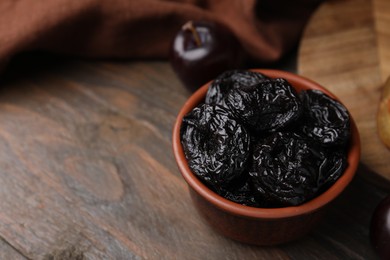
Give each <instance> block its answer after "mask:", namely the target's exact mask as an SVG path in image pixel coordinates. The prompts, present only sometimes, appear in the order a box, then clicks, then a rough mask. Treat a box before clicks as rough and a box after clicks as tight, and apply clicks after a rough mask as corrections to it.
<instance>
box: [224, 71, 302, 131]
mask: <svg viewBox="0 0 390 260" xmlns="http://www.w3.org/2000/svg"><path fill="white" fill-rule="evenodd" d="M254 88H255V92H256V94H255V95H254V99H257V107H252V108H249V105H251V104H250V103H249V104H248V103H247V102H246V100H250V99H248V98H246V96H247V95H242V94H241V93H243V91H241V90H235V91H232V92H230V93H229V94H228V98H227V99H228V102H227V106H228V107H229V108H230V110H231V111H232V113H233V114H234V115H235V116H237V117H240V118H242V119H243V120H244V122H245V123H246V125H247V126H248V127H249V128H250V129H252V130H253V131H255V132H275V131H278V130H279V129H281V128H283V127H286V126H287V125H289V124H291V123H293V122H294V121H295V120H297V119H298V118H299V116H300V115H301V110H302V105H301V101H300V99H299V97H298V94H297V92H296V91H295V89H294V88H293V87H292V86H291V85H290V84H289V83H288V82H287V81H286V80H285V79H268V80H263V81H262V82H260V83H259V84H257V85H255V86H254ZM251 103H254V102H251ZM245 111H252V112H249V113H250V117H248V116H247V113H248V112H245Z"/></svg>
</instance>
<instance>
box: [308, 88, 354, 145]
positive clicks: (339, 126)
mask: <svg viewBox="0 0 390 260" xmlns="http://www.w3.org/2000/svg"><path fill="white" fill-rule="evenodd" d="M300 95H301V99H302V102H303V106H304V114H303V120H302V121H303V124H302V132H303V133H305V134H306V135H307V136H309V137H310V138H312V139H313V140H315V141H317V142H319V143H321V144H322V145H325V146H334V145H343V144H346V143H347V142H348V140H349V137H350V134H351V133H350V118H349V114H348V111H347V109H346V108H345V107H344V106H343V105H342V104H341V103H340V102H338V101H337V100H335V99H333V98H331V97H329V96H328V95H326V94H325V93H323V92H322V91H319V90H306V91H302V92H301V93H300Z"/></svg>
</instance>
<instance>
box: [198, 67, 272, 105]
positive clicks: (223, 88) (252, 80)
mask: <svg viewBox="0 0 390 260" xmlns="http://www.w3.org/2000/svg"><path fill="white" fill-rule="evenodd" d="M264 79H267V77H266V76H265V75H263V74H261V73H258V72H254V71H248V70H229V71H226V72H224V73H222V74H221V75H219V76H218V77H217V78H216V79H215V80H214V81H213V82H212V83H211V85H210V86H209V89H208V91H207V94H206V99H205V103H206V104H214V105H220V106H225V97H226V95H227V93H228V92H229V91H230V90H232V89H243V88H248V87H251V86H253V85H255V84H257V83H260V82H261V81H263V80H264Z"/></svg>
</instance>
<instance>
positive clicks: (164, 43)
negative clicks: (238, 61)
mask: <svg viewBox="0 0 390 260" xmlns="http://www.w3.org/2000/svg"><path fill="white" fill-rule="evenodd" d="M318 3H319V0H296V1H289V0H260V1H257V2H256V1H255V0H224V1H219V0H176V1H174V0H171V1H168V0H106V1H104V0H100V1H99V0H45V1H37V0H2V1H0V64H2V65H4V64H5V63H6V62H7V60H8V59H10V58H11V57H12V56H14V55H15V54H17V53H20V52H24V51H33V50H40V51H47V52H53V53H60V54H71V55H77V56H82V57H97V58H166V57H167V55H168V49H169V44H170V42H171V41H172V38H173V36H174V34H175V32H176V31H177V30H178V29H179V28H180V26H181V25H182V24H184V23H185V22H186V21H188V20H212V21H218V22H221V23H224V24H225V25H227V26H228V27H229V28H230V29H231V30H232V31H233V32H234V33H235V35H236V36H237V37H238V39H239V40H240V42H241V43H242V46H243V47H244V49H245V51H246V52H247V53H248V54H249V55H250V56H251V57H252V58H253V59H254V60H256V61H260V62H272V61H276V60H278V59H279V58H280V57H281V56H282V55H283V54H284V53H285V52H287V51H289V50H290V49H291V48H292V47H293V46H294V45H295V44H296V43H297V42H298V40H299V37H300V35H301V32H302V29H303V26H304V24H305V22H306V21H307V19H308V17H309V15H310V13H311V12H312V11H313V10H314V8H315V7H316V6H317V4H318Z"/></svg>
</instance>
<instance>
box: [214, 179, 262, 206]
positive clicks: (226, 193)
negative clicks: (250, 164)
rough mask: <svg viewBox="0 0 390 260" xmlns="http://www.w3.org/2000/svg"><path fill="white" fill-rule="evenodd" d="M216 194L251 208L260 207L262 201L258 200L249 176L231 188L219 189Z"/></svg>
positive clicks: (232, 184)
mask: <svg viewBox="0 0 390 260" xmlns="http://www.w3.org/2000/svg"><path fill="white" fill-rule="evenodd" d="M216 193H218V194H219V195H221V196H222V197H224V198H225V199H228V200H230V201H233V202H236V203H239V204H242V205H245V206H251V207H260V206H262V205H261V204H260V201H259V200H258V199H257V198H256V193H255V192H254V191H253V187H252V185H251V182H250V180H249V178H248V175H247V174H244V176H243V177H241V178H238V179H236V180H235V181H234V182H233V183H231V184H230V186H228V187H226V188H224V187H222V188H219V189H218V190H216Z"/></svg>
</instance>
